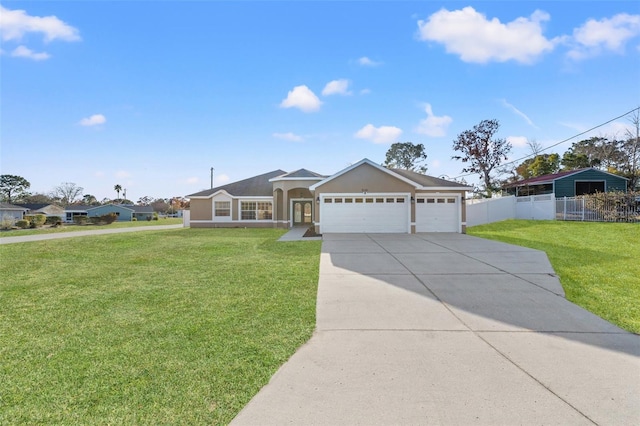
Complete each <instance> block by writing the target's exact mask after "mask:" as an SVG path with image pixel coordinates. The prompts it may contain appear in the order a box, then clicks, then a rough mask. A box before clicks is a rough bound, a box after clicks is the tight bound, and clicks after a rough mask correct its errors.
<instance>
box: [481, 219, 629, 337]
mask: <svg viewBox="0 0 640 426" xmlns="http://www.w3.org/2000/svg"><path fill="white" fill-rule="evenodd" d="M468 234H470V235H475V236H477V237H482V238H488V239H493V240H498V241H503V242H506V243H511V244H516V245H520V246H525V247H531V248H534V249H538V250H543V251H545V252H546V253H547V255H548V257H549V260H550V261H551V264H552V265H553V268H554V269H555V271H556V273H557V274H558V275H559V276H560V281H561V283H562V287H564V290H565V292H566V295H567V299H568V300H570V301H572V302H574V303H576V304H578V305H580V306H582V307H584V308H585V309H588V310H589V311H591V312H593V313H595V314H597V315H599V316H600V317H602V318H604V319H606V320H608V321H610V322H612V323H614V324H617V325H618V326H620V327H622V328H624V329H626V330H629V331H631V332H634V333H640V224H633V223H589V222H561V221H527V220H507V221H504V222H497V223H492V224H488V225H480V226H474V227H471V228H469V229H468Z"/></svg>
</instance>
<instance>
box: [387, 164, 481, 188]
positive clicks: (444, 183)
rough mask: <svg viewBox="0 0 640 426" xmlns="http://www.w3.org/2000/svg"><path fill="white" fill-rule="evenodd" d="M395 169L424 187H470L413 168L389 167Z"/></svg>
mask: <svg viewBox="0 0 640 426" xmlns="http://www.w3.org/2000/svg"><path fill="white" fill-rule="evenodd" d="M389 170H392V171H394V172H395V173H397V174H399V175H402V176H404V177H406V178H408V179H411V180H412V181H414V182H416V183H418V184H420V185H421V186H423V187H429V188H431V187H438V188H451V189H464V188H468V189H469V188H470V187H469V186H468V185H463V184H461V183H458V182H451V181H449V180H445V179H440V178H437V177H433V176H429V175H423V174H422V173H417V172H414V171H411V170H404V169H389Z"/></svg>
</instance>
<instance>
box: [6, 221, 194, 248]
mask: <svg viewBox="0 0 640 426" xmlns="http://www.w3.org/2000/svg"><path fill="white" fill-rule="evenodd" d="M183 227H184V226H183V225H182V224H178V225H157V226H136V227H133V228H111V229H108V228H107V229H95V230H91V231H70V232H56V233H55V234H41V235H25V236H17V237H3V238H0V244H14V243H28V242H31V241H44V240H57V239H60V238H74V237H86V236H89V235H105V234H122V233H124V232H138V231H161V230H165V229H177V228H183Z"/></svg>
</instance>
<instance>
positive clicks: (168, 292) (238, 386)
mask: <svg viewBox="0 0 640 426" xmlns="http://www.w3.org/2000/svg"><path fill="white" fill-rule="evenodd" d="M282 234H283V231H281V230H274V229H177V230H175V229H174V230H166V231H149V232H144V233H128V234H114V235H103V236H94V237H84V238H77V239H63V240H50V241H42V242H32V243H19V244H9V245H2V246H0V276H1V277H2V281H1V283H0V384H1V385H0V424H12V425H13V424H42V423H48V424H52V423H53V424H153V425H156V424H168V425H175V424H188V425H192V424H226V423H228V422H229V421H230V420H231V419H232V418H233V417H234V416H235V415H236V413H237V412H238V411H239V410H240V409H242V407H244V405H246V403H247V402H248V401H249V400H250V398H251V397H252V396H253V395H254V394H255V393H256V392H257V391H258V390H259V389H260V388H261V387H262V386H263V385H265V384H266V383H267V382H268V380H269V378H270V377H271V376H272V375H273V374H274V372H275V371H276V370H277V369H278V367H279V366H280V365H282V364H283V363H284V362H285V361H286V360H287V359H288V358H289V357H290V356H291V355H292V354H293V353H294V352H295V350H296V349H297V348H298V347H299V346H300V345H301V344H303V343H304V342H306V341H307V340H308V339H309V337H310V336H311V334H312V331H313V329H314V326H315V303H316V292H317V283H318V265H319V253H320V244H321V242H320V241H308V242H288V243H285V242H276V240H277V238H278V237H280V236H281V235H282Z"/></svg>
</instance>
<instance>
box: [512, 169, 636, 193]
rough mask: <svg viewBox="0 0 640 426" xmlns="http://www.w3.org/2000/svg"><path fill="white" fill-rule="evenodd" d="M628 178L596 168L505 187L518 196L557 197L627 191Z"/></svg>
mask: <svg viewBox="0 0 640 426" xmlns="http://www.w3.org/2000/svg"><path fill="white" fill-rule="evenodd" d="M627 181H628V179H627V178H624V177H622V176H618V175H614V174H612V173H608V172H603V171H602V170H598V169H594V168H591V167H589V168H584V169H578V170H569V171H565V172H560V173H554V174H551V175H544V176H538V177H534V178H531V179H525V180H521V181H518V182H514V183H510V184H508V185H507V186H505V189H506V190H507V192H509V193H510V194H514V195H516V196H527V195H540V194H555V196H556V197H557V198H562V197H575V196H578V195H585V194H593V193H595V192H612V191H622V192H627Z"/></svg>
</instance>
